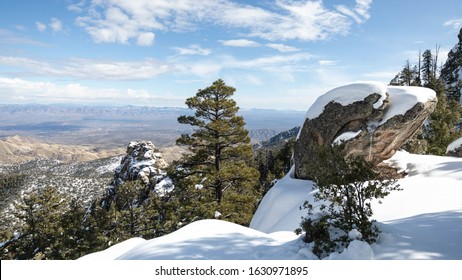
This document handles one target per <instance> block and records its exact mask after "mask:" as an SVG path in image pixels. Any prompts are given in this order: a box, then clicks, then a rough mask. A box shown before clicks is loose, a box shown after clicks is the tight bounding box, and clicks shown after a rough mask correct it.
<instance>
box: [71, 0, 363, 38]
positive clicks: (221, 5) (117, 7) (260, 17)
mask: <svg viewBox="0 0 462 280" xmlns="http://www.w3.org/2000/svg"><path fill="white" fill-rule="evenodd" d="M274 1H275V3H274V4H272V5H271V9H264V8H261V7H258V6H256V5H251V4H241V3H237V2H234V1H231V0H208V1H195V0H156V1H151V0H138V1H120V0H107V1H93V2H92V3H91V4H90V5H87V6H86V7H85V14H84V16H80V17H78V18H77V20H76V22H77V24H78V25H80V26H81V27H83V28H85V30H86V31H87V32H88V33H89V34H90V35H91V36H92V38H93V40H94V41H96V42H100V43H122V44H128V43H130V41H131V40H137V39H138V38H139V36H140V34H142V33H146V32H151V33H153V34H154V33H155V32H156V31H173V32H184V31H190V30H196V29H199V28H201V27H203V26H206V25H214V26H224V27H226V28H236V29H239V30H240V31H243V32H244V33H245V34H246V35H247V36H249V37H255V38H262V39H266V40H270V41H276V40H289V39H294V40H302V41H314V40H324V39H327V38H329V37H332V36H335V35H346V34H348V32H349V29H350V27H351V25H352V23H353V22H356V23H358V24H360V23H363V22H365V21H366V20H367V19H368V18H369V12H368V10H369V6H370V4H371V1H370V0H357V1H356V3H355V6H354V7H347V6H344V5H343V6H339V7H337V9H336V10H330V9H328V8H326V7H325V6H324V5H323V2H322V1H316V0H300V1H291V0H274ZM78 8H79V9H80V8H83V7H81V6H79V7H78ZM73 9H76V7H73ZM152 39H154V38H152ZM146 45H147V44H146Z"/></svg>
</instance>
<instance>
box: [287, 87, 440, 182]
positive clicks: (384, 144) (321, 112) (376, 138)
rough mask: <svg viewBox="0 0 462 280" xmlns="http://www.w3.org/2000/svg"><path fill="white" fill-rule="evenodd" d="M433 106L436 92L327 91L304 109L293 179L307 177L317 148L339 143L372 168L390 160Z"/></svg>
mask: <svg viewBox="0 0 462 280" xmlns="http://www.w3.org/2000/svg"><path fill="white" fill-rule="evenodd" d="M435 106H436V94H435V92H434V91H432V90H430V89H426V88H416V87H386V86H384V85H382V84H379V83H358V84H352V85H347V86H343V87H339V88H336V89H334V90H332V91H329V92H327V93H326V94H325V95H323V96H321V97H320V98H318V100H316V102H315V103H314V104H313V105H312V107H311V108H310V109H309V110H308V112H307V118H306V120H305V122H304V124H303V126H302V129H301V130H300V133H299V135H298V138H297V141H296V143H295V149H294V164H295V175H296V177H297V178H299V179H312V178H313V176H312V174H311V173H310V170H312V166H314V165H315V164H316V163H317V161H318V160H319V159H318V158H317V152H316V151H317V149H318V147H319V146H328V145H333V144H335V143H340V142H342V141H343V142H344V144H345V150H344V152H345V156H360V157H363V158H364V159H365V160H368V161H371V162H373V163H374V164H379V163H380V162H382V161H383V160H386V159H389V158H390V157H392V156H393V154H394V153H395V152H396V151H397V150H398V149H399V148H400V147H401V146H402V145H403V144H404V143H405V142H406V140H407V139H409V138H410V137H411V136H412V135H413V134H414V133H415V132H416V131H417V129H418V128H420V126H421V125H422V124H423V123H424V121H425V119H426V118H427V117H428V116H429V115H430V113H431V112H432V111H433V110H434V108H435Z"/></svg>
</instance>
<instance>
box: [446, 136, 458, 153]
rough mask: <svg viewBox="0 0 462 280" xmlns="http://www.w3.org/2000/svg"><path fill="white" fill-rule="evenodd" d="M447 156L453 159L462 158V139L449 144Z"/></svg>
mask: <svg viewBox="0 0 462 280" xmlns="http://www.w3.org/2000/svg"><path fill="white" fill-rule="evenodd" d="M446 155H448V156H451V157H462V138H459V139H457V140H455V141H454V142H452V143H451V144H449V146H448V148H447V149H446Z"/></svg>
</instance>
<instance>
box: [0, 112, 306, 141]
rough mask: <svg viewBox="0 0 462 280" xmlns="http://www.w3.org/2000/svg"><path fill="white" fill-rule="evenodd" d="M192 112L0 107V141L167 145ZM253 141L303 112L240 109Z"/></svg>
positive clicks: (295, 121) (186, 130)
mask: <svg viewBox="0 0 462 280" xmlns="http://www.w3.org/2000/svg"><path fill="white" fill-rule="evenodd" d="M190 114H193V111H191V110H189V109H187V108H178V107H141V106H124V107H113V106H112V107H108V106H77V105H63V104H58V105H56V104H55V105H41V104H26V105H18V104H3V105H1V104H0V138H4V137H8V136H14V135H21V136H26V137H33V138H38V139H41V140H42V141H44V142H47V143H57V144H66V145H94V146H97V147H103V148H108V147H120V146H125V145H126V144H127V143H128V142H130V141H135V140H151V141H152V142H153V143H155V144H156V146H159V147H162V146H171V145H173V144H174V143H175V140H176V138H178V137H179V136H180V134H182V133H189V132H191V131H192V127H190V126H187V125H182V124H180V123H178V121H177V119H178V117H179V116H181V115H190ZM239 114H240V115H242V116H243V117H244V120H245V122H246V128H247V130H249V133H250V136H251V138H252V140H253V142H254V143H255V142H260V141H264V140H267V139H269V138H271V137H272V136H274V135H276V134H277V133H279V132H282V131H285V130H287V129H290V128H292V127H294V126H297V125H300V124H301V122H302V121H303V119H304V112H301V111H282V110H273V109H268V110H266V109H241V110H240V111H239Z"/></svg>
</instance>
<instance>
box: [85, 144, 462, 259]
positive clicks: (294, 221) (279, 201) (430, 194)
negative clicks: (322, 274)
mask: <svg viewBox="0 0 462 280" xmlns="http://www.w3.org/2000/svg"><path fill="white" fill-rule="evenodd" d="M388 162H389V164H390V165H393V166H396V167H398V168H400V169H401V170H403V171H406V172H407V173H408V175H407V176H406V177H405V178H403V179H400V180H399V181H398V183H399V184H400V186H401V188H402V191H397V192H394V193H392V194H390V195H389V196H388V197H386V198H385V199H384V200H383V203H382V204H378V203H376V204H374V206H373V210H374V218H375V219H377V221H378V222H379V226H380V228H381V230H382V234H381V235H380V238H379V240H378V242H377V243H375V244H372V245H368V244H367V243H364V242H360V241H354V242H352V243H351V244H350V246H349V247H348V248H347V249H345V250H344V251H343V252H341V253H334V254H331V255H330V256H329V258H330V259H458V260H462V159H460V158H452V157H439V156H423V155H413V154H409V153H406V152H398V153H397V154H396V155H395V156H394V157H392V158H391V159H390V160H389V161H388ZM307 199H309V200H312V199H313V198H312V182H310V181H304V180H297V179H293V178H292V176H291V174H288V175H287V176H286V177H285V178H283V179H282V180H280V181H279V182H278V183H277V184H276V185H275V186H274V187H273V188H272V189H271V190H270V191H269V192H268V194H267V195H266V196H265V198H264V200H263V201H262V203H261V205H260V207H259V209H258V210H257V212H256V213H255V216H254V218H253V220H252V223H251V228H246V227H242V226H239V225H236V224H232V223H228V222H224V221H220V220H203V221H198V222H195V223H192V224H190V225H188V226H185V227H184V228H182V229H180V230H178V231H176V232H174V233H172V234H169V235H166V236H163V237H160V238H155V239H152V240H144V239H142V238H135V239H130V240H127V241H125V242H122V243H120V244H117V245H114V246H112V247H111V248H109V249H107V250H105V251H102V252H98V253H94V254H90V255H87V256H85V257H83V258H82V259H81V260H93V259H103V260H104V259H170V260H172V259H260V260H261V259H281V260H291V259H317V257H316V256H314V255H313V254H312V253H311V251H310V247H309V245H308V244H305V243H303V242H302V240H301V237H300V236H296V235H295V234H294V233H293V231H294V229H295V228H297V227H298V226H299V223H300V217H301V216H303V215H305V211H301V210H300V209H299V206H301V205H302V204H303V202H304V201H305V200H307Z"/></svg>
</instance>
